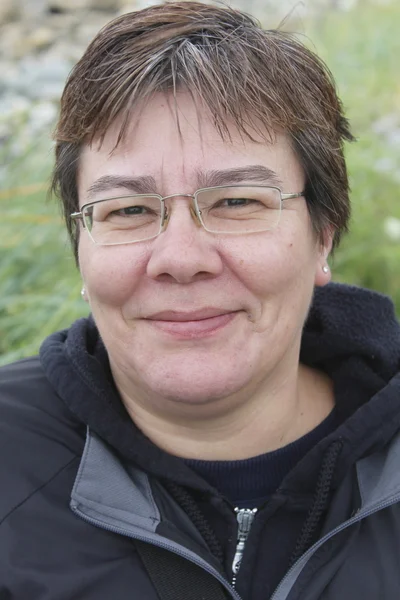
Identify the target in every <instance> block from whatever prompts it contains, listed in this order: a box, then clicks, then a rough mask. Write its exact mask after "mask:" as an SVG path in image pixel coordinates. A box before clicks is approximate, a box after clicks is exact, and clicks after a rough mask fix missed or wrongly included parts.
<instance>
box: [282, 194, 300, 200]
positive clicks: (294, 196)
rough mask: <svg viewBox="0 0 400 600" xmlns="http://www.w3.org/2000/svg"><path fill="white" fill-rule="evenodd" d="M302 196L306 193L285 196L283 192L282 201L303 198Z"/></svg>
mask: <svg viewBox="0 0 400 600" xmlns="http://www.w3.org/2000/svg"><path fill="white" fill-rule="evenodd" d="M302 196H304V192H298V193H296V194H283V193H282V192H281V198H282V200H290V199H291V198H301V197H302Z"/></svg>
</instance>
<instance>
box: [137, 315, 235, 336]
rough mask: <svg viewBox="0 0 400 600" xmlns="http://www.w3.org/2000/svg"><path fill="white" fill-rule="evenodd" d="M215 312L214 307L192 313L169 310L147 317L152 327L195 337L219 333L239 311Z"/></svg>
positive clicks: (174, 334)
mask: <svg viewBox="0 0 400 600" xmlns="http://www.w3.org/2000/svg"><path fill="white" fill-rule="evenodd" d="M213 313H214V314H213ZM215 313H216V311H215V310H214V311H213V310H212V309H207V310H205V311H196V312H191V313H184V312H183V313H180V312H174V311H169V312H165V313H159V314H157V315H154V316H152V317H150V318H147V319H146V321H147V322H148V323H149V324H150V325H151V326H152V327H155V328H157V329H158V330H160V331H162V332H164V333H167V334H169V335H171V336H174V337H176V338H180V339H195V338H202V337H209V336H211V335H213V334H215V333H217V332H218V331H219V330H221V329H223V328H224V327H226V326H227V325H228V324H229V323H231V322H232V321H233V319H234V318H235V317H236V315H237V314H238V311H234V312H224V313H221V312H219V313H218V314H215Z"/></svg>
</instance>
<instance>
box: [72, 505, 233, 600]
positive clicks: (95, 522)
mask: <svg viewBox="0 0 400 600" xmlns="http://www.w3.org/2000/svg"><path fill="white" fill-rule="evenodd" d="M70 507H71V510H72V512H74V513H75V514H76V515H77V516H78V517H79V518H80V519H82V520H83V521H86V522H87V523H90V524H91V525H95V526H96V527H100V528H101V529H104V530H106V531H111V532H112V533H117V534H119V535H124V536H126V537H129V538H131V539H135V540H139V541H141V542H146V543H148V544H153V546H158V547H159V548H164V549H165V550H168V551H169V552H174V553H175V554H177V555H178V556H182V558H185V559H186V560H189V561H190V562H192V563H194V564H195V565H197V566H198V567H200V568H201V569H203V570H204V571H206V572H207V573H209V574H210V575H212V577H215V579H217V580H218V581H219V582H220V583H221V584H222V585H223V587H224V588H225V589H226V590H227V591H228V592H229V593H230V594H231V596H232V598H234V600H242V599H241V597H240V596H239V594H238V593H237V591H236V590H235V589H233V588H232V587H231V586H230V585H229V582H228V580H227V579H225V577H223V576H222V575H221V574H220V573H218V571H217V570H216V569H213V568H212V567H211V566H210V565H208V563H207V562H206V561H205V560H204V561H203V560H196V559H195V556H196V555H195V554H194V553H191V554H189V553H188V552H185V549H184V547H183V546H181V547H179V548H171V546H170V545H169V544H168V543H165V542H162V541H161V540H157V539H153V538H149V537H148V536H146V535H136V534H132V533H131V532H129V531H127V530H125V529H123V528H122V527H115V526H113V525H109V524H108V523H105V522H104V521H101V520H100V519H95V518H94V517H88V516H87V515H85V513H83V512H82V511H81V510H80V509H79V507H78V505H77V504H76V503H75V502H71V504H70ZM180 548H182V550H180Z"/></svg>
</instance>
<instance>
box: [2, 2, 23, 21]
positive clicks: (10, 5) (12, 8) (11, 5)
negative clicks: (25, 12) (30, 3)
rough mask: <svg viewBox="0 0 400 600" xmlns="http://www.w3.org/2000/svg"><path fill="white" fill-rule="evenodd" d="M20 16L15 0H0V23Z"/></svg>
mask: <svg viewBox="0 0 400 600" xmlns="http://www.w3.org/2000/svg"><path fill="white" fill-rule="evenodd" d="M19 16H20V12H19V6H18V3H17V2H15V0H1V2H0V25H4V24H5V23H9V22H10V21H13V20H14V19H18V17H19Z"/></svg>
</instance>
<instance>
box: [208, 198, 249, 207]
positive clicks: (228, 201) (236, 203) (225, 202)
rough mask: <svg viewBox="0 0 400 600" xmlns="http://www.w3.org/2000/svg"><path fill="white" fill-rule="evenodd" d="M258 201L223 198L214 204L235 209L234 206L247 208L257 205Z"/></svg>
mask: <svg viewBox="0 0 400 600" xmlns="http://www.w3.org/2000/svg"><path fill="white" fill-rule="evenodd" d="M257 202H258V200H254V199H253V198H224V199H223V200H220V201H219V202H217V203H216V206H227V207H235V206H248V205H249V204H253V203H257Z"/></svg>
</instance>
